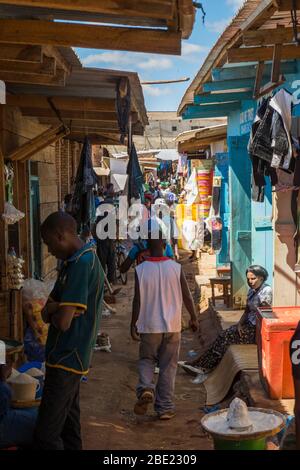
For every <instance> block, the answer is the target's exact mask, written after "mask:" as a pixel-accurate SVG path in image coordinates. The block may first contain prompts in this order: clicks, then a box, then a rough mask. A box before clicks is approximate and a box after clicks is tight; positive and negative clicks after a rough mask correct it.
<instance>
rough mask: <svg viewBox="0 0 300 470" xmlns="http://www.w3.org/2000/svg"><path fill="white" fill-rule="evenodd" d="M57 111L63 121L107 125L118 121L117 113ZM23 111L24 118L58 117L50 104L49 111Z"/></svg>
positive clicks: (35, 109)
mask: <svg viewBox="0 0 300 470" xmlns="http://www.w3.org/2000/svg"><path fill="white" fill-rule="evenodd" d="M55 107H56V106H55ZM56 109H58V110H59V114H60V116H61V118H62V119H70V120H72V119H82V120H90V121H95V122H98V121H101V122H102V121H106V122H107V123H109V122H114V121H117V115H116V113H102V112H101V111H100V112H98V111H87V112H85V111H68V110H63V111H62V110H61V109H60V108H56ZM21 110H22V114H23V115H24V116H35V117H40V118H46V119H51V118H53V117H55V116H56V115H55V113H54V111H53V110H52V109H51V108H50V104H49V109H37V108H22V109H21Z"/></svg>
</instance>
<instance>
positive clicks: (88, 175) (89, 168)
mask: <svg viewBox="0 0 300 470" xmlns="http://www.w3.org/2000/svg"><path fill="white" fill-rule="evenodd" d="M97 183H98V178H97V175H96V173H95V171H94V169H93V164H92V147H91V144H90V142H89V140H88V138H87V137H86V138H85V140H84V144H83V148H82V151H81V156H80V162H79V165H78V169H77V174H76V179H75V189H74V194H73V197H72V214H73V216H74V218H75V219H76V221H77V224H78V230H79V231H80V230H85V229H90V228H91V226H92V224H93V223H94V222H95V215H96V208H95V198H94V193H93V188H94V187H95V185H96V184H97Z"/></svg>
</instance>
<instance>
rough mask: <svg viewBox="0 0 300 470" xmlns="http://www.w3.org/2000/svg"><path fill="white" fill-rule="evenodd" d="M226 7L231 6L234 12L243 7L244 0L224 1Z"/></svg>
mask: <svg viewBox="0 0 300 470" xmlns="http://www.w3.org/2000/svg"><path fill="white" fill-rule="evenodd" d="M226 3H227V5H229V6H232V7H233V9H234V10H238V9H239V8H241V6H243V4H244V3H245V0H226Z"/></svg>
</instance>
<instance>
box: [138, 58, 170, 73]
mask: <svg viewBox="0 0 300 470" xmlns="http://www.w3.org/2000/svg"><path fill="white" fill-rule="evenodd" d="M136 66H137V67H139V68H140V69H144V70H148V69H149V70H150V69H153V70H156V71H158V72H159V70H167V69H171V68H172V67H173V62H172V61H171V60H170V59H166V58H164V57H157V58H151V57H150V58H149V59H147V60H145V61H143V62H138V63H137V64H136Z"/></svg>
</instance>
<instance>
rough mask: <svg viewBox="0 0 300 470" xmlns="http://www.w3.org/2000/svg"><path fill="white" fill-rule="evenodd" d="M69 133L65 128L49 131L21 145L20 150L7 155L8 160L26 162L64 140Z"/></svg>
mask: <svg viewBox="0 0 300 470" xmlns="http://www.w3.org/2000/svg"><path fill="white" fill-rule="evenodd" d="M68 133H69V130H68V129H67V128H65V127H64V126H62V125H60V126H59V127H54V128H52V129H47V130H46V131H44V132H43V133H42V134H40V135H38V136H36V137H34V138H33V139H31V140H30V141H28V142H26V143H25V144H23V145H21V146H20V147H19V148H18V149H16V150H14V151H13V152H11V153H10V154H8V155H7V158H8V159H9V160H12V161H25V160H28V159H29V158H30V157H31V156H32V155H34V154H36V153H37V152H39V151H41V150H42V149H44V148H46V147H48V146H49V145H51V144H53V143H54V142H57V140H60V139H62V138H63V137H65V136H66V135H67V134H68Z"/></svg>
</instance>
